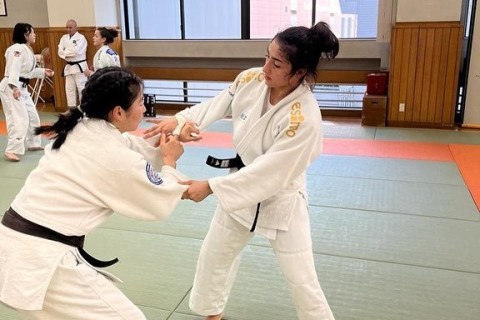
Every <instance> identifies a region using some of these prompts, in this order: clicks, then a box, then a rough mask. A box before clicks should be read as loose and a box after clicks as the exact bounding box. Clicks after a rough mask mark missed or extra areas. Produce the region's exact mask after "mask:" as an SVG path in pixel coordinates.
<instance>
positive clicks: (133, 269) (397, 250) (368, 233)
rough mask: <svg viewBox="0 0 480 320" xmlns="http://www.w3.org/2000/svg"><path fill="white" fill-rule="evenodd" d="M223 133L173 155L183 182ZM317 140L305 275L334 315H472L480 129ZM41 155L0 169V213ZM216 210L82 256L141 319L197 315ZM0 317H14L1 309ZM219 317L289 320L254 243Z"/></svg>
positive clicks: (113, 226) (158, 225)
mask: <svg viewBox="0 0 480 320" xmlns="http://www.w3.org/2000/svg"><path fill="white" fill-rule="evenodd" d="M41 116H42V121H44V122H45V121H51V120H52V119H55V116H54V115H53V114H42V115H41ZM0 118H1V116H0ZM147 126H148V124H143V125H142V127H143V128H145V127H147ZM230 131H231V121H229V120H226V121H219V122H217V123H216V124H214V125H213V126H212V127H211V128H210V129H209V131H208V132H207V134H206V135H205V139H204V140H203V141H202V142H201V143H190V144H188V145H187V146H186V147H185V153H184V155H183V157H182V158H181V159H180V160H179V163H178V169H179V170H180V171H182V172H183V173H185V174H186V175H187V176H189V177H191V178H192V179H206V178H209V177H212V176H217V175H224V174H227V170H221V169H214V168H210V167H208V166H206V165H205V159H206V157H207V156H208V155H213V156H215V157H218V158H229V157H232V156H234V155H235V153H234V151H233V150H232V149H231V148H230V146H231V133H230ZM324 131H325V137H326V143H325V152H324V154H323V156H322V157H320V158H319V159H317V160H316V161H315V162H314V163H313V164H312V165H311V167H310V168H309V170H308V177H307V179H308V185H307V187H308V191H309V200H310V204H311V205H310V217H311V218H310V219H311V229H312V241H313V250H314V252H315V262H316V267H317V272H318V275H319V278H320V282H321V284H322V288H323V290H324V291H325V294H326V296H327V298H328V299H329V302H330V304H331V307H332V309H333V311H334V314H335V316H336V319H337V320H377V319H378V320H405V319H415V320H432V319H435V320H438V319H440V320H447V319H448V320H450V319H455V320H457V319H458V320H477V319H480V304H479V303H478V301H480V251H479V250H478V243H479V242H480V213H479V209H478V208H477V206H476V204H475V201H474V199H473V197H472V195H474V194H475V192H478V193H479V194H478V197H480V185H479V183H478V181H479V179H478V178H477V175H476V174H478V168H479V167H478V165H477V162H476V160H475V159H477V158H476V157H474V156H475V155H476V153H475V152H474V151H475V150H477V149H476V148H473V147H475V145H478V144H480V140H479V139H480V132H478V131H477V132H475V131H473V132H469V131H458V132H457V131H453V130H433V129H399V128H375V127H361V126H359V125H354V124H353V125H352V124H348V125H339V124H335V123H333V122H332V123H330V122H328V121H326V122H325V125H324ZM5 139H6V138H5V136H0V147H1V148H4V146H5ZM40 156H41V153H27V154H26V155H25V156H24V157H23V158H22V161H20V162H19V163H9V162H6V161H0V206H1V207H2V208H4V209H6V208H8V206H9V205H10V202H11V200H12V199H13V197H14V196H15V195H16V193H17V192H18V190H19V189H20V188H21V186H22V184H23V181H24V179H25V177H26V176H27V175H28V173H29V172H30V170H32V168H34V167H35V165H36V162H37V161H38V159H39V157H40ZM279 170H281V168H279ZM477 199H480V198H477ZM215 206H216V201H215V197H213V196H211V197H209V198H207V199H206V200H205V201H204V202H202V203H198V204H197V203H193V202H190V201H182V202H181V203H180V204H179V206H178V208H177V209H176V210H175V212H174V213H173V214H172V216H171V217H170V218H169V219H168V220H167V221H165V222H142V221H137V220H133V219H130V218H126V217H122V216H120V215H114V216H113V217H112V218H111V219H109V220H108V221H107V222H106V223H105V224H104V225H103V226H102V227H101V228H100V229H98V230H96V231H95V232H93V233H92V234H91V235H89V236H88V237H87V242H86V249H87V251H89V252H90V253H91V254H93V255H95V256H96V257H98V258H101V259H110V258H113V257H118V258H119V259H120V262H119V263H118V264H116V265H114V266H112V267H110V268H108V271H109V272H112V273H113V274H115V275H117V276H118V277H120V278H121V279H123V280H124V283H123V284H121V285H120V288H121V289H122V290H123V291H124V292H125V294H126V295H127V296H128V297H130V298H131V299H132V300H133V301H134V302H135V303H136V304H137V305H138V306H139V307H140V308H141V309H142V310H143V311H144V312H145V314H146V316H147V318H148V319H151V320H202V319H203V318H202V317H200V316H197V315H194V314H193V312H192V311H191V310H190V309H189V308H188V297H189V293H190V290H191V285H192V281H193V277H194V272H195V264H196V258H197V255H198V251H199V248H200V245H201V243H202V239H203V238H204V236H205V234H206V233H207V230H208V227H209V223H210V220H211V218H212V216H213V211H214V208H215ZM4 209H3V210H4ZM0 319H1V320H18V319H19V318H18V317H17V316H16V315H15V314H14V313H13V312H12V311H11V310H10V309H8V308H6V307H4V306H0ZM225 319H227V320H294V319H296V315H295V310H294V307H293V304H292V301H291V299H290V295H289V292H288V289H287V284H286V282H285V281H284V280H283V278H282V275H281V272H280V269H279V267H278V264H277V262H276V259H275V256H274V254H273V252H272V250H271V248H270V246H269V243H268V241H267V240H265V239H264V238H260V237H255V238H254V239H253V240H252V241H251V242H250V245H249V246H247V247H246V248H245V251H244V254H243V258H242V264H241V266H240V270H239V276H238V278H237V281H236V283H235V285H234V287H233V290H232V295H231V298H230V301H229V304H228V306H227V309H226V317H225Z"/></svg>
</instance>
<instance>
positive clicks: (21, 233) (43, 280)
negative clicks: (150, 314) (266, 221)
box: [0, 67, 187, 320]
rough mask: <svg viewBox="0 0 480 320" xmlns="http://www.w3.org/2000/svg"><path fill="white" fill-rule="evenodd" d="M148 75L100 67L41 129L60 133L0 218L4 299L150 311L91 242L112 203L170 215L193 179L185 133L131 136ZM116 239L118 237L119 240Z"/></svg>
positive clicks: (60, 313) (54, 307)
mask: <svg viewBox="0 0 480 320" xmlns="http://www.w3.org/2000/svg"><path fill="white" fill-rule="evenodd" d="M144 112H145V106H144V104H143V82H142V80H141V79H140V78H138V77H137V76H136V75H135V74H133V73H132V72H131V71H128V70H127V69H123V68H119V67H109V68H103V69H100V70H99V71H97V72H95V73H94V74H93V75H92V77H91V78H90V79H89V81H88V82H87V84H86V86H85V89H84V91H83V96H82V101H81V105H80V106H79V107H78V108H76V109H70V110H69V111H67V112H66V113H64V114H61V115H59V119H58V121H57V122H56V123H54V124H52V125H44V126H41V127H39V128H38V129H37V130H36V133H38V134H41V133H47V134H51V135H53V136H54V141H53V143H50V144H49V145H47V147H46V148H45V155H44V156H43V157H42V158H41V159H40V161H39V163H38V166H37V167H36V168H35V169H34V170H33V171H32V172H31V173H30V175H29V176H28V178H27V179H26V182H25V185H24V186H23V187H22V189H21V190H20V192H19V193H18V194H17V196H16V197H15V199H14V200H13V202H12V203H11V207H10V208H9V209H8V210H7V212H5V215H4V217H3V219H2V223H1V224H0V301H1V302H3V303H4V304H6V305H8V306H10V307H12V308H14V309H16V310H17V311H18V312H19V313H20V314H21V315H23V316H24V317H25V318H27V319H42V320H45V319H48V320H60V319H61V320H66V319H82V320H99V319H129V320H138V319H142V320H143V319H145V316H144V315H143V313H142V312H141V311H140V309H138V308H137V307H136V306H135V305H134V304H133V303H132V302H131V301H130V300H129V299H128V298H127V297H126V296H125V295H124V294H123V293H122V292H121V291H120V290H119V289H118V288H117V287H116V285H115V284H114V283H113V282H112V281H113V280H115V279H116V278H115V277H114V276H113V275H111V274H109V273H107V272H106V271H103V270H100V269H98V268H99V267H105V266H108V265H111V264H113V263H114V262H115V260H112V261H110V262H102V261H99V260H96V259H95V258H93V257H89V256H88V254H86V252H85V251H84V250H83V249H82V246H83V240H84V236H85V235H86V234H88V233H89V232H90V231H92V230H93V229H96V228H97V227H98V226H100V225H101V224H102V223H103V222H104V221H105V220H106V219H107V218H108V217H110V216H111V215H112V214H113V212H116V213H118V214H122V215H125V216H128V217H131V218H134V219H140V220H164V219H166V218H167V217H168V216H169V215H170V214H171V213H172V211H173V210H174V208H175V206H176V205H177V203H178V202H179V201H180V199H181V196H182V193H183V192H184V191H185V190H186V188H187V186H185V185H182V184H179V183H178V181H179V180H184V179H185V177H184V176H183V175H182V174H180V173H179V172H178V171H177V170H176V169H175V166H176V160H177V159H178V158H179V157H180V156H181V154H182V153H183V147H182V145H181V143H180V142H179V141H178V140H177V137H174V136H168V137H167V136H166V135H163V136H162V138H161V142H160V146H159V148H156V147H154V145H153V144H154V142H155V141H152V143H150V142H149V141H147V140H144V139H143V138H142V137H136V136H133V135H129V134H128V132H129V131H133V130H136V129H137V126H138V125H139V123H140V121H141V120H142V117H143V113H144ZM112 241H113V240H112Z"/></svg>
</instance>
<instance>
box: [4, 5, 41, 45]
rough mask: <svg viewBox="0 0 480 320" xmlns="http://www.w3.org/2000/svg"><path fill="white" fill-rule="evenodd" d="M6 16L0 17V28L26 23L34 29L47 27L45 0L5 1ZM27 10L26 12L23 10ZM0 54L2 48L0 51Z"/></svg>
mask: <svg viewBox="0 0 480 320" xmlns="http://www.w3.org/2000/svg"><path fill="white" fill-rule="evenodd" d="M6 6H7V16H6V17H4V16H1V17H0V28H12V29H13V27H14V26H15V24H16V23H17V22H26V23H30V24H31V25H33V27H34V28H38V27H48V25H49V24H48V9H47V0H6ZM26 8H28V10H25V9H26ZM0 50H1V52H2V54H3V52H4V48H1V49H0Z"/></svg>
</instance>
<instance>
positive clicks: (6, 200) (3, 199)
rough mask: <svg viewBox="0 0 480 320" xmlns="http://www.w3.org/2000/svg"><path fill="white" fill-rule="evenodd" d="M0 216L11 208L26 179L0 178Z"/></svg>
mask: <svg viewBox="0 0 480 320" xmlns="http://www.w3.org/2000/svg"><path fill="white" fill-rule="evenodd" d="M0 181H1V183H0V215H2V216H3V213H4V212H5V210H7V209H8V208H9V207H10V204H11V203H12V201H13V199H14V198H15V196H16V195H17V193H18V192H19V191H20V189H21V188H22V187H23V184H24V183H25V180H24V179H16V178H5V177H3V176H0Z"/></svg>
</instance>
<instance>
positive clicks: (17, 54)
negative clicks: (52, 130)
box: [0, 43, 45, 155]
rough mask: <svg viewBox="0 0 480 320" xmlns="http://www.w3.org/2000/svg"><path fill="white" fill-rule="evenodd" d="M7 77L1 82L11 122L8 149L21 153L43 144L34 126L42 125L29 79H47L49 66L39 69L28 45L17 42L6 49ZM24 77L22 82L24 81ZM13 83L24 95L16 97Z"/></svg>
mask: <svg viewBox="0 0 480 320" xmlns="http://www.w3.org/2000/svg"><path fill="white" fill-rule="evenodd" d="M5 59H6V65H5V73H4V75H5V77H4V78H3V79H2V81H1V82H0V98H1V100H2V106H3V112H4V114H5V121H6V124H7V135H8V140H7V147H6V149H5V152H11V153H15V154H18V155H22V154H24V153H25V144H26V145H27V148H35V147H40V146H41V138H40V136H35V135H34V128H35V127H37V126H39V125H40V118H39V116H38V113H37V109H36V108H35V105H34V103H33V100H32V97H31V96H30V92H29V91H28V80H29V79H32V78H40V79H41V78H44V77H45V69H43V68H36V60H35V55H34V54H33V51H32V49H31V48H30V47H29V46H28V45H26V44H24V43H23V44H20V43H16V44H14V45H12V46H10V47H8V48H7V51H6V52H5ZM21 80H22V81H21ZM9 85H13V86H15V87H17V88H18V89H20V91H21V96H20V98H19V99H18V100H17V99H14V98H13V89H12V88H11V87H10V86H9Z"/></svg>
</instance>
